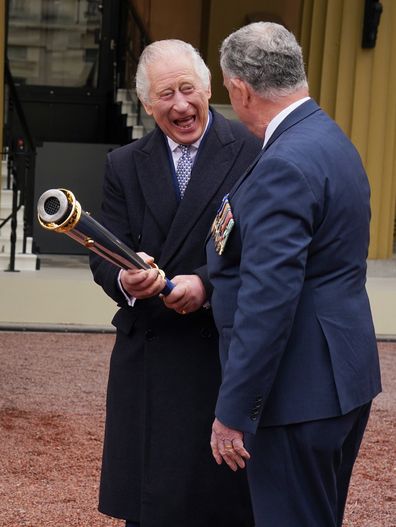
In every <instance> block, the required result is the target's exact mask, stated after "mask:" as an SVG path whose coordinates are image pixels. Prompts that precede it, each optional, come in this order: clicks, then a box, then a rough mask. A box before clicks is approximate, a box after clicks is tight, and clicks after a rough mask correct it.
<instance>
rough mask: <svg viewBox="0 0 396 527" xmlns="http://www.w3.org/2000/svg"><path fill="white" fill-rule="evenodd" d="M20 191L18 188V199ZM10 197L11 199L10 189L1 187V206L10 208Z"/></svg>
mask: <svg viewBox="0 0 396 527" xmlns="http://www.w3.org/2000/svg"><path fill="white" fill-rule="evenodd" d="M19 195H20V191H19V190H18V200H19ZM12 199H13V192H12V190H7V189H2V190H1V193H0V206H1V207H9V208H10V210H11V209H12Z"/></svg>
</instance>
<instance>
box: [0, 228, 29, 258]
mask: <svg viewBox="0 0 396 527" xmlns="http://www.w3.org/2000/svg"><path fill="white" fill-rule="evenodd" d="M32 248H33V238H30V237H28V238H26V251H25V252H26V254H32ZM10 251H11V240H10V237H9V236H4V235H1V236H0V254H10ZM15 251H16V252H17V253H22V252H23V232H17V240H16V246H15Z"/></svg>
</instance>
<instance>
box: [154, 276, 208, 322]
mask: <svg viewBox="0 0 396 527" xmlns="http://www.w3.org/2000/svg"><path fill="white" fill-rule="evenodd" d="M172 282H173V283H174V284H175V288H174V289H173V290H172V291H171V293H170V294H169V295H167V296H165V297H164V298H163V301H164V303H165V305H166V307H169V308H170V309H174V310H175V311H177V312H178V313H180V314H181V315H187V313H192V312H193V311H197V310H198V309H199V308H200V307H202V306H203V304H204V303H205V300H206V291H205V288H204V285H203V283H202V280H201V279H200V278H199V276H198V275H196V274H188V275H178V276H175V277H174V278H172Z"/></svg>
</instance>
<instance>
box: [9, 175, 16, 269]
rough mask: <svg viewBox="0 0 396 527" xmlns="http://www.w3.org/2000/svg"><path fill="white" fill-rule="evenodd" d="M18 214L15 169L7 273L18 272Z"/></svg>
mask: <svg viewBox="0 0 396 527" xmlns="http://www.w3.org/2000/svg"><path fill="white" fill-rule="evenodd" d="M17 214H18V177H17V171H16V169H15V168H13V169H12V216H11V235H10V242H11V251H10V263H9V267H8V269H7V271H9V272H18V270H17V269H15V252H16V239H17V236H16V230H17Z"/></svg>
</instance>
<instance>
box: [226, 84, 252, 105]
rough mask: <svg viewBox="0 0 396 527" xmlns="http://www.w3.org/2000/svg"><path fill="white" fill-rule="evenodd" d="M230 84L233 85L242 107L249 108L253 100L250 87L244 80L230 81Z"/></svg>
mask: <svg viewBox="0 0 396 527" xmlns="http://www.w3.org/2000/svg"><path fill="white" fill-rule="evenodd" d="M230 84H231V85H232V88H233V90H234V96H235V92H236V93H237V94H238V97H239V98H240V100H241V103H242V105H243V106H244V107H247V106H248V105H249V102H250V99H251V89H250V86H249V85H248V84H247V83H246V82H245V81H243V80H242V79H237V78H233V79H230Z"/></svg>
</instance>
